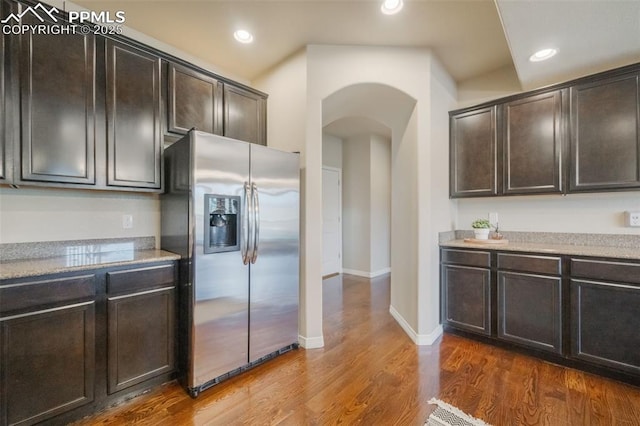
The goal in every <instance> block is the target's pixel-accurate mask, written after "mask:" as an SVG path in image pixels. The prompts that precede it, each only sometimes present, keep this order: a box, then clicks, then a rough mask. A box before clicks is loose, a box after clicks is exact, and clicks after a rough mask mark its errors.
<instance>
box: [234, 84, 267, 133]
mask: <svg viewBox="0 0 640 426" xmlns="http://www.w3.org/2000/svg"><path fill="white" fill-rule="evenodd" d="M266 103H267V100H266V99H265V98H264V96H260V95H258V94H256V93H253V92H250V91H248V90H244V89H242V88H240V87H235V86H232V85H230V84H225V85H224V135H225V136H227V137H230V138H234V139H239V140H242V141H246V142H251V143H256V144H260V145H266V144H267V135H266Z"/></svg>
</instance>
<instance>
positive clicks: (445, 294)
mask: <svg viewBox="0 0 640 426" xmlns="http://www.w3.org/2000/svg"><path fill="white" fill-rule="evenodd" d="M442 321H443V323H444V324H445V325H448V326H451V327H454V328H460V329H462V330H466V331H471V332H474V333H480V334H485V335H490V334H491V271H490V270H489V269H486V268H477V267H469V266H459V265H443V266H442Z"/></svg>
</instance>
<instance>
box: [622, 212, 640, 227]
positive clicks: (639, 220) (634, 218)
mask: <svg viewBox="0 0 640 426" xmlns="http://www.w3.org/2000/svg"><path fill="white" fill-rule="evenodd" d="M625 219H626V220H625V222H626V225H627V226H633V227H636V226H638V227H640V212H625Z"/></svg>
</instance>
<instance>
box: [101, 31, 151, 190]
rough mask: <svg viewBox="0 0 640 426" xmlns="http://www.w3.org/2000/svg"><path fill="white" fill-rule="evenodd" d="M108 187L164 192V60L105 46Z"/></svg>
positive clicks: (117, 45)
mask: <svg viewBox="0 0 640 426" xmlns="http://www.w3.org/2000/svg"><path fill="white" fill-rule="evenodd" d="M106 66H107V69H106V79H107V185H110V186H125V187H138V188H153V189H160V186H161V176H160V173H161V155H162V143H163V137H162V131H161V125H162V119H161V108H160V86H161V84H160V58H159V57H157V56H154V55H151V54H149V53H146V52H143V51H141V50H139V49H135V48H133V47H129V46H126V45H124V44H120V43H117V42H113V41H111V40H107V42H106Z"/></svg>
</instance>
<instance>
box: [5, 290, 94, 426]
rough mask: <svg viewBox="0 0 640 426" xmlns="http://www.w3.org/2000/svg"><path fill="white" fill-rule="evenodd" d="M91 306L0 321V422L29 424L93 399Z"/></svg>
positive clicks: (41, 312) (92, 324)
mask: <svg viewBox="0 0 640 426" xmlns="http://www.w3.org/2000/svg"><path fill="white" fill-rule="evenodd" d="M94 312H95V311H94V302H87V303H80V304H76V305H71V306H66V307H62V308H56V309H49V310H44V311H38V312H34V313H31V314H24V315H16V316H14V317H8V318H3V319H0V413H2V414H1V416H2V418H1V419H0V424H4V425H8V424H34V423H38V422H40V421H43V420H46V419H48V418H51V417H53V416H55V415H57V414H60V413H63V412H66V411H69V410H71V409H73V408H76V407H80V406H82V405H84V404H87V403H89V402H91V401H93V398H94V378H95V377H94V376H95V352H94V351H95V331H94V330H95V327H94V322H95V313H94Z"/></svg>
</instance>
